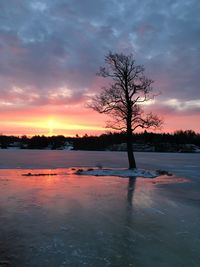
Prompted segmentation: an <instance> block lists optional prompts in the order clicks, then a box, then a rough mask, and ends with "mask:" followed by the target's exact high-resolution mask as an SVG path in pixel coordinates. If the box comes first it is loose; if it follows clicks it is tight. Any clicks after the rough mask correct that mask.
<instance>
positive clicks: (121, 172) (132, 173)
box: [75, 168, 159, 178]
mask: <svg viewBox="0 0 200 267" xmlns="http://www.w3.org/2000/svg"><path fill="white" fill-rule="evenodd" d="M75 173H76V174H78V175H93V176H120V177H143V178H155V177H157V176H159V174H158V173H157V172H156V171H150V170H143V169H132V170H131V169H92V168H91V169H87V170H84V169H79V170H77V171H76V172H75Z"/></svg>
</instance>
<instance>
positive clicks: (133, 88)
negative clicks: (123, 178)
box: [89, 52, 162, 169]
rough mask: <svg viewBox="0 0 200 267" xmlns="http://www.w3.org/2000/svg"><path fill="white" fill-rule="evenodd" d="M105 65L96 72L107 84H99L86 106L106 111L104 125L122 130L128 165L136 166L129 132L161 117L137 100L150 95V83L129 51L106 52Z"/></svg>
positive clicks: (154, 123) (153, 123)
mask: <svg viewBox="0 0 200 267" xmlns="http://www.w3.org/2000/svg"><path fill="white" fill-rule="evenodd" d="M105 65H106V67H101V68H100V72H99V73H98V75H99V76H101V77H104V78H109V79H110V85H109V87H108V88H105V87H104V88H102V91H101V93H100V94H99V95H96V96H95V97H93V98H92V101H91V103H90V104H89V107H90V108H92V109H94V110H95V111H97V112H99V113H104V114H108V115H110V116H111V117H112V120H111V121H109V122H108V123H107V127H108V128H112V129H115V130H121V131H122V130H125V131H126V143H127V153H128V161H129V168H130V169H133V168H136V163H135V158H134V154H133V149H132V134H133V131H134V130H135V129H137V128H138V127H141V128H143V129H147V128H150V127H155V128H157V127H160V126H161V124H162V121H161V119H159V117H158V116H156V115H153V114H152V113H148V114H145V113H144V111H143V109H142V106H141V104H142V103H145V102H147V101H148V100H150V99H152V98H153V97H154V95H153V94H152V90H153V88H152V86H151V85H152V83H153V81H152V80H151V79H148V78H147V77H146V76H145V75H144V67H143V66H141V65H136V64H135V60H134V58H133V55H132V54H130V55H124V54H117V53H111V52H110V53H109V54H108V55H107V56H106V57H105Z"/></svg>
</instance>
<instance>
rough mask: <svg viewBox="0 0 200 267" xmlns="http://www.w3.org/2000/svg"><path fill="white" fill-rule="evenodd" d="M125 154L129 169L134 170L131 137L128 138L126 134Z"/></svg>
mask: <svg viewBox="0 0 200 267" xmlns="http://www.w3.org/2000/svg"><path fill="white" fill-rule="evenodd" d="M127 153H128V162H129V169H135V168H136V163H135V157H134V154H133V147H132V134H131V136H129V134H128V133H127Z"/></svg>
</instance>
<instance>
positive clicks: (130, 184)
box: [127, 176, 136, 206]
mask: <svg viewBox="0 0 200 267" xmlns="http://www.w3.org/2000/svg"><path fill="white" fill-rule="evenodd" d="M135 182H136V177H131V176H130V177H129V181H128V193H127V201H128V204H129V206H132V205H133V203H132V202H133V193H134V190H135Z"/></svg>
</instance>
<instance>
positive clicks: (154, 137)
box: [0, 130, 200, 152]
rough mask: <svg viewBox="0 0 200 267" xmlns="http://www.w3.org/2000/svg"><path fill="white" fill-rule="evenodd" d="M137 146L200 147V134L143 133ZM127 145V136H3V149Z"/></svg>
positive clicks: (135, 140) (137, 135)
mask: <svg viewBox="0 0 200 267" xmlns="http://www.w3.org/2000/svg"><path fill="white" fill-rule="evenodd" d="M131 141H132V143H133V144H150V145H153V146H155V151H161V152H162V151H165V150H166V146H171V147H172V146H178V145H184V144H194V145H196V146H198V147H200V134H199V133H195V132H194V131H193V130H186V131H183V130H178V131H175V132H174V133H154V132H147V131H144V132H141V133H133V134H132V140H131ZM122 143H126V132H120V133H116V132H109V133H105V134H102V135H100V136H88V135H84V136H82V137H79V136H78V135H77V136H76V137H65V136H63V135H58V136H44V135H42V136H40V135H36V136H32V137H27V136H25V135H24V136H21V137H19V136H7V135H0V148H2V149H6V148H9V147H13V146H14V147H19V148H21V149H64V148H66V147H67V146H70V145H71V146H72V147H73V149H74V150H109V149H110V150H112V146H113V145H117V144H122Z"/></svg>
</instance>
